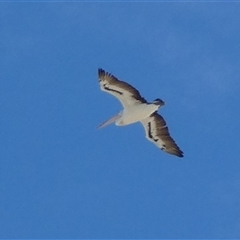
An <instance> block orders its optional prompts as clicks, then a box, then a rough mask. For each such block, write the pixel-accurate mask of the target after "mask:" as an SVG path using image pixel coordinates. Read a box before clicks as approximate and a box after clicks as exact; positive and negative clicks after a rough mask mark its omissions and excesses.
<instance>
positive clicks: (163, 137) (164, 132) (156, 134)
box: [141, 112, 183, 157]
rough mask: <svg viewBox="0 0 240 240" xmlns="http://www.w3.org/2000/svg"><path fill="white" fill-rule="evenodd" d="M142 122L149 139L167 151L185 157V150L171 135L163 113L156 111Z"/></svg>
mask: <svg viewBox="0 0 240 240" xmlns="http://www.w3.org/2000/svg"><path fill="white" fill-rule="evenodd" d="M141 123H142V125H143V127H144V129H145V132H146V138H147V139H148V140H150V141H151V142H153V143H154V144H156V145H157V146H158V147H159V148H161V149H162V150H163V151H165V152H167V153H170V154H173V155H176V156H178V157H183V152H182V151H181V149H180V148H179V147H178V145H177V144H176V143H175V141H174V140H173V139H172V137H171V136H170V134H169V130H168V127H167V124H166V122H165V120H164V119H163V117H162V116H161V115H159V114H158V113H157V112H154V113H153V114H151V115H150V116H149V117H148V118H146V119H144V120H142V121H141Z"/></svg>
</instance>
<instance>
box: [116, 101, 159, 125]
mask: <svg viewBox="0 0 240 240" xmlns="http://www.w3.org/2000/svg"><path fill="white" fill-rule="evenodd" d="M158 108H159V106H157V105H155V104H148V103H143V104H134V105H132V106H128V107H127V108H124V110H123V111H122V112H121V115H120V117H119V118H118V119H117V121H116V122H115V124H116V125H117V126H125V125H128V124H131V123H135V122H139V121H141V120H143V119H145V118H147V117H148V116H150V115H151V114H152V113H153V112H155V111H157V110H158Z"/></svg>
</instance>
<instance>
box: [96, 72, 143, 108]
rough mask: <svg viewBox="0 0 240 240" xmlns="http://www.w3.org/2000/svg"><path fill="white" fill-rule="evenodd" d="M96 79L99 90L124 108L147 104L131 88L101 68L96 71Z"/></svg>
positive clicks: (135, 90)
mask: <svg viewBox="0 0 240 240" xmlns="http://www.w3.org/2000/svg"><path fill="white" fill-rule="evenodd" d="M98 78H99V83H100V87H101V89H102V90H103V91H105V92H108V93H110V94H112V95H113V96H115V97H116V98H118V100H119V101H120V102H121V103H122V105H123V107H124V108H126V107H128V106H131V105H134V104H137V103H146V102H147V101H146V100H145V99H144V98H143V97H142V96H141V95H140V93H139V91H138V90H137V89H135V88H134V87H133V86H131V85H130V84H128V83H126V82H123V81H120V80H118V79H117V78H116V77H114V76H113V75H112V74H111V73H108V72H105V71H104V70H103V69H101V68H99V69H98Z"/></svg>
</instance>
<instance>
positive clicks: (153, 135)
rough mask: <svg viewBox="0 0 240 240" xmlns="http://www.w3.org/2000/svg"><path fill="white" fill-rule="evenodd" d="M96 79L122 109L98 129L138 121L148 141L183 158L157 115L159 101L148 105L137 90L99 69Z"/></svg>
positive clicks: (160, 104)
mask: <svg viewBox="0 0 240 240" xmlns="http://www.w3.org/2000/svg"><path fill="white" fill-rule="evenodd" d="M98 77H99V83H100V87H101V89H102V90H103V91H105V92H108V93H110V94H112V95H113V96H115V97H116V98H118V99H119V100H120V102H121V103H122V105H123V107H124V109H123V110H122V111H121V112H120V113H118V114H117V115H116V116H114V117H112V118H111V119H109V120H108V121H106V122H104V123H102V124H101V125H100V126H99V127H100V128H101V127H104V126H107V125H108V124H110V123H112V122H115V124H116V125H117V126H124V125H128V124H131V123H135V122H139V121H140V122H141V123H142V125H143V127H144V129H145V133H146V138H147V139H148V140H150V141H151V142H153V143H154V144H156V145H157V146H158V147H159V148H160V149H162V150H163V151H165V152H167V153H170V154H173V155H176V156H178V157H183V152H182V151H181V150H180V148H179V147H178V146H177V144H176V143H175V141H174V140H173V139H172V138H171V136H170V134H169V131H168V127H167V125H166V122H165V120H164V119H163V118H162V116H160V115H159V114H158V113H157V110H158V109H159V108H160V107H161V106H163V105H164V102H163V101H162V100H161V99H156V100H154V101H153V102H152V103H148V102H147V101H146V100H145V99H144V98H143V97H142V96H141V95H140V93H139V91H138V90H137V89H135V88H134V87H132V86H131V85H130V84H128V83H126V82H123V81H120V80H118V79H117V78H116V77H115V76H113V75H112V74H110V73H108V72H105V71H104V70H103V69H101V68H100V69H98Z"/></svg>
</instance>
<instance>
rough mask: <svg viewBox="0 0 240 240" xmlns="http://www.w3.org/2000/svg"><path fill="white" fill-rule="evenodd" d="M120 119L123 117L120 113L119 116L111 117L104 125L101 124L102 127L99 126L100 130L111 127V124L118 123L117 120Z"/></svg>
mask: <svg viewBox="0 0 240 240" xmlns="http://www.w3.org/2000/svg"><path fill="white" fill-rule="evenodd" d="M120 117H121V115H120V114H119V113H118V114H117V115H115V116H113V117H111V118H110V119H108V120H107V121H105V122H103V123H102V124H100V125H99V126H98V129H100V128H103V127H106V126H107V125H109V124H111V123H113V122H116V120H117V119H118V118H120Z"/></svg>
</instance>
